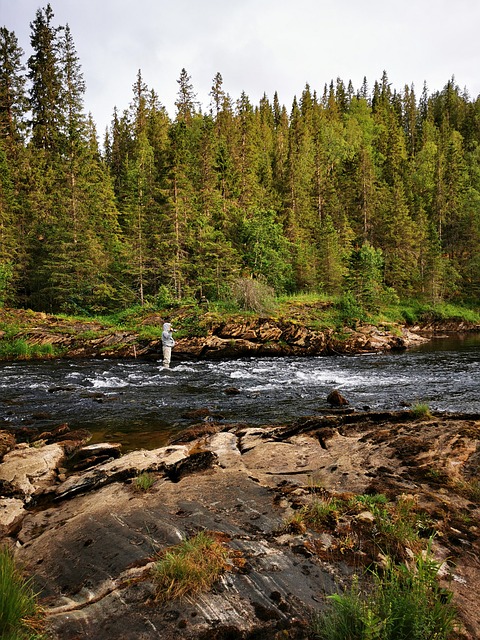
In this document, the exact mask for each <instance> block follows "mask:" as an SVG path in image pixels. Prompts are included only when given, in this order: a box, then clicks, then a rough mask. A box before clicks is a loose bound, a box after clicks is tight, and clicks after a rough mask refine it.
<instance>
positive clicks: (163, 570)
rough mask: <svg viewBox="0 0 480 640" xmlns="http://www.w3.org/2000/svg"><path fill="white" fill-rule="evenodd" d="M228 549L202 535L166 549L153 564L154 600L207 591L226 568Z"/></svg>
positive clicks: (201, 533) (211, 537) (205, 534)
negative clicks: (155, 588) (155, 590)
mask: <svg viewBox="0 0 480 640" xmlns="http://www.w3.org/2000/svg"><path fill="white" fill-rule="evenodd" d="M228 557H229V553H228V550H227V549H226V548H225V547H224V546H223V545H222V544H221V543H220V542H218V541H217V540H216V539H215V537H214V536H211V535H209V534H207V533H205V532H200V533H197V534H196V535H195V536H193V537H192V538H188V539H185V540H183V541H182V542H181V543H180V544H178V545H176V546H175V547H172V548H170V549H167V550H166V551H165V552H164V553H163V554H162V556H161V558H160V559H159V560H158V562H157V563H156V564H155V567H154V569H153V578H154V581H155V583H156V587H157V598H158V599H159V600H161V601H168V600H174V599H176V598H182V597H185V596H189V595H194V594H195V593H199V592H202V591H208V590H209V589H211V587H212V586H213V585H214V584H215V582H216V581H217V580H218V579H219V578H220V576H221V575H222V574H223V573H224V572H225V571H226V570H227V569H228V564H227V561H228Z"/></svg>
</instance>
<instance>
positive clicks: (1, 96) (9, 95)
mask: <svg viewBox="0 0 480 640" xmlns="http://www.w3.org/2000/svg"><path fill="white" fill-rule="evenodd" d="M22 56H23V49H22V48H21V47H20V46H19V45H18V40H17V37H16V35H15V33H14V32H13V31H12V32H10V31H8V29H6V28H5V27H1V28H0V138H2V139H4V140H6V141H8V147H9V148H11V147H12V145H13V143H14V142H18V141H19V140H20V139H21V137H22V134H23V129H24V124H25V123H24V118H25V113H26V110H27V98H26V94H25V76H24V71H25V67H24V65H23V63H22Z"/></svg>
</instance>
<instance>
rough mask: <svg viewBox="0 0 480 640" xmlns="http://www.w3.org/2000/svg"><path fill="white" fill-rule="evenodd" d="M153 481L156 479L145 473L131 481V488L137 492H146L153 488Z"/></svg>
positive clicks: (151, 474)
mask: <svg viewBox="0 0 480 640" xmlns="http://www.w3.org/2000/svg"><path fill="white" fill-rule="evenodd" d="M155 480H156V478H155V476H154V475H153V473H148V472H147V471H145V472H144V473H141V474H140V475H138V476H137V477H136V478H135V480H134V481H133V486H134V488H135V489H136V490H137V491H144V492H146V491H148V490H149V489H151V488H152V487H153V485H154V484H155Z"/></svg>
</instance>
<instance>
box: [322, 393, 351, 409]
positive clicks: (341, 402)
mask: <svg viewBox="0 0 480 640" xmlns="http://www.w3.org/2000/svg"><path fill="white" fill-rule="evenodd" d="M327 402H328V404H330V405H331V406H332V407H344V406H346V405H347V404H349V402H348V400H347V399H346V398H344V397H343V396H342V394H341V393H340V391H338V389H334V390H333V391H331V392H330V393H329V394H328V396H327Z"/></svg>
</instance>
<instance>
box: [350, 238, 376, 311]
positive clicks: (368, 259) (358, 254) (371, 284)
mask: <svg viewBox="0 0 480 640" xmlns="http://www.w3.org/2000/svg"><path fill="white" fill-rule="evenodd" d="M382 270H383V255H382V250H381V249H375V248H374V247H373V246H372V245H371V244H370V243H369V242H364V243H363V244H362V246H361V247H360V248H359V249H355V250H354V251H352V253H351V254H350V257H349V260H348V274H347V276H346V277H345V281H346V287H347V291H348V292H349V293H350V294H351V295H353V296H354V297H355V300H356V301H357V304H358V306H359V307H360V308H361V309H364V310H365V311H376V310H378V309H379V307H380V304H381V301H382V298H383V296H384V293H385V290H384V285H383V271H382Z"/></svg>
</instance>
